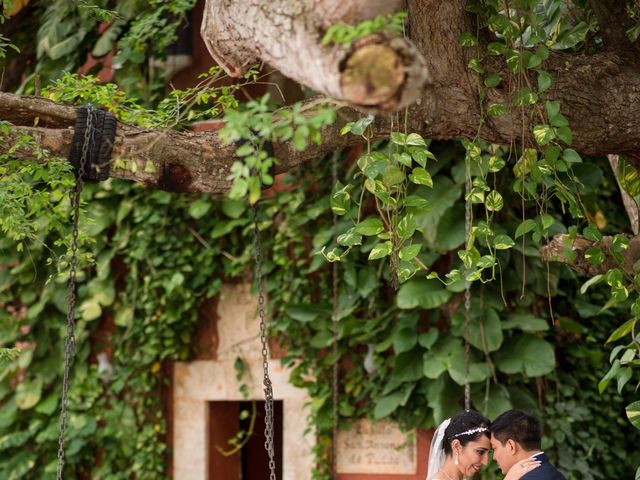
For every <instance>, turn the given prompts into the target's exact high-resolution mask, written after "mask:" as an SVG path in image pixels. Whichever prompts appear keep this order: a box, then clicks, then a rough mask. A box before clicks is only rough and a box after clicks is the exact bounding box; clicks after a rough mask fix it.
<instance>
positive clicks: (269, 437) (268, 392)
mask: <svg viewBox="0 0 640 480" xmlns="http://www.w3.org/2000/svg"><path fill="white" fill-rule="evenodd" d="M253 240H254V255H255V262H256V287H257V290H258V315H259V316H260V343H261V344H262V373H263V379H262V381H263V384H264V399H265V402H264V411H265V414H264V438H265V441H264V448H265V450H266V451H267V454H268V455H269V480H276V462H275V448H274V442H273V437H274V433H273V430H274V429H273V388H272V386H271V379H270V378H269V348H268V343H267V320H266V317H267V315H266V312H265V300H264V279H263V278H262V246H261V244H260V227H259V225H258V204H257V203H256V204H254V205H253Z"/></svg>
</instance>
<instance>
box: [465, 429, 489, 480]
mask: <svg viewBox="0 0 640 480" xmlns="http://www.w3.org/2000/svg"><path fill="white" fill-rule="evenodd" d="M490 448H491V442H490V441H489V439H488V438H487V437H485V436H484V435H482V436H481V437H480V438H478V440H475V441H471V442H469V443H467V444H466V445H465V446H464V447H462V450H461V451H460V456H459V457H458V462H459V463H458V468H459V469H460V472H462V474H463V475H464V476H465V477H473V476H474V475H475V474H476V473H478V471H479V470H480V469H481V468H482V466H483V465H488V464H489V449H490Z"/></svg>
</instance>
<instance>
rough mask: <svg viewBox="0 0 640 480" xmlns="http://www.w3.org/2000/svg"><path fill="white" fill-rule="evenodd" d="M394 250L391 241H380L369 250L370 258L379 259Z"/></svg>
mask: <svg viewBox="0 0 640 480" xmlns="http://www.w3.org/2000/svg"><path fill="white" fill-rule="evenodd" d="M391 250H393V245H392V244H391V242H384V243H378V244H377V245H376V246H375V247H373V248H372V249H371V251H370V252H369V260H377V259H379V258H383V257H386V256H387V255H389V254H390V253H391Z"/></svg>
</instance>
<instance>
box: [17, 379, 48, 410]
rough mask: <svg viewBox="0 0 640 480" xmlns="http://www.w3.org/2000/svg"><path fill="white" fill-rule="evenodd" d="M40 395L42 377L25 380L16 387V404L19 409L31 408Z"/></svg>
mask: <svg viewBox="0 0 640 480" xmlns="http://www.w3.org/2000/svg"><path fill="white" fill-rule="evenodd" d="M41 396H42V379H41V378H35V379H33V380H25V381H23V382H21V383H19V384H18V387H17V388H16V405H17V406H18V408H19V409H20V410H28V409H30V408H33V407H34V406H35V405H36V404H37V403H38V402H39V401H40V398H41Z"/></svg>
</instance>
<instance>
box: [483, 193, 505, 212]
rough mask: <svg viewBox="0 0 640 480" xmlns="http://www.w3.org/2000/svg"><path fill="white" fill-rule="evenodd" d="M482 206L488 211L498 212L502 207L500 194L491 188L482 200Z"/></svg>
mask: <svg viewBox="0 0 640 480" xmlns="http://www.w3.org/2000/svg"><path fill="white" fill-rule="evenodd" d="M484 206H485V207H486V209H487V210H489V211H490V212H499V211H500V210H502V208H503V207H504V200H503V199H502V195H500V193H499V192H498V191H496V190H492V191H491V192H489V194H488V195H487V198H486V199H485V201H484Z"/></svg>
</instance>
